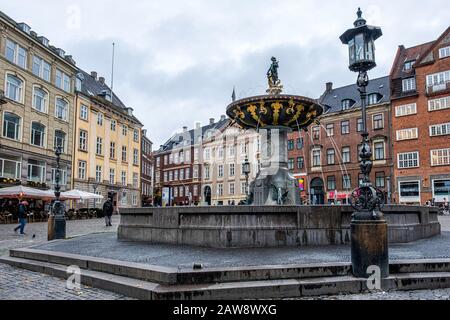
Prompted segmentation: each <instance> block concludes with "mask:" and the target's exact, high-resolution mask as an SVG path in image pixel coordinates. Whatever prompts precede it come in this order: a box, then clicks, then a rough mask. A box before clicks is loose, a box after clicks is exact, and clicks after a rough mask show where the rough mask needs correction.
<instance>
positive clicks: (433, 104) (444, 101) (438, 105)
mask: <svg viewBox="0 0 450 320" xmlns="http://www.w3.org/2000/svg"><path fill="white" fill-rule="evenodd" d="M444 109H450V96H446V97H442V98H438V99H432V100H428V111H430V112H432V111H438V110H444Z"/></svg>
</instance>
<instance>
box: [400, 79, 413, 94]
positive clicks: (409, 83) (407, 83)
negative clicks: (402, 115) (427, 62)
mask: <svg viewBox="0 0 450 320" xmlns="http://www.w3.org/2000/svg"><path fill="white" fill-rule="evenodd" d="M415 90H416V77H411V78H406V79H403V80H402V91H403V92H409V91H415Z"/></svg>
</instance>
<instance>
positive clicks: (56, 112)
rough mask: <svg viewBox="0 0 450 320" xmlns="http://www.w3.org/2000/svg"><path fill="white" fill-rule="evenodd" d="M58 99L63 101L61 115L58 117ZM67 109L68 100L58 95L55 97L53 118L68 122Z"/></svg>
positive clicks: (68, 107)
mask: <svg viewBox="0 0 450 320" xmlns="http://www.w3.org/2000/svg"><path fill="white" fill-rule="evenodd" d="M58 101H62V102H64V103H65V108H63V109H61V110H62V111H63V114H62V117H60V115H59V114H58V113H59V107H58ZM69 109H70V104H69V101H67V100H66V99H64V98H63V97H60V96H56V97H55V118H56V119H59V120H61V121H65V122H68V121H69Z"/></svg>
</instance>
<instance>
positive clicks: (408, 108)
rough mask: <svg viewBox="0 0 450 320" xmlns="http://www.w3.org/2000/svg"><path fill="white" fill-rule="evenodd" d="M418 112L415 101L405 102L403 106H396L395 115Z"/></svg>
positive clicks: (407, 114) (400, 115) (401, 115)
mask: <svg viewBox="0 0 450 320" xmlns="http://www.w3.org/2000/svg"><path fill="white" fill-rule="evenodd" d="M430 111H431V110H430ZM416 113H417V104H415V103H411V104H405V105H402V106H397V107H395V116H396V117H403V116H409V115H411V114H416Z"/></svg>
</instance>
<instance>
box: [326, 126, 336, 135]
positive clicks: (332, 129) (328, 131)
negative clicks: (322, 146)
mask: <svg viewBox="0 0 450 320" xmlns="http://www.w3.org/2000/svg"><path fill="white" fill-rule="evenodd" d="M326 129H327V137H332V136H334V124H332V123H330V124H327V126H326Z"/></svg>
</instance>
